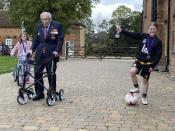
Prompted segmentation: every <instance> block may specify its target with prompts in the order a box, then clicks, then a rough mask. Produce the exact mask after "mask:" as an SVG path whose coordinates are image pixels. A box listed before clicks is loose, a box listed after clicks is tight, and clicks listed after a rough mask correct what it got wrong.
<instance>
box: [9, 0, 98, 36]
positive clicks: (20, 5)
mask: <svg viewBox="0 0 175 131" xmlns="http://www.w3.org/2000/svg"><path fill="white" fill-rule="evenodd" d="M98 1H99V0H25V1H23V0H10V5H9V16H10V19H11V21H12V22H14V23H16V24H21V22H22V21H24V26H25V28H26V31H27V32H28V33H29V34H33V32H34V29H35V26H36V25H37V24H38V23H39V21H40V17H39V15H40V13H41V12H43V11H49V12H51V13H52V16H53V19H54V20H58V21H60V22H61V23H62V24H63V25H64V29H65V32H67V30H68V28H69V27H70V26H71V24H72V22H75V21H79V20H80V19H83V18H86V17H87V16H90V15H91V8H92V6H93V2H95V3H96V2H98Z"/></svg>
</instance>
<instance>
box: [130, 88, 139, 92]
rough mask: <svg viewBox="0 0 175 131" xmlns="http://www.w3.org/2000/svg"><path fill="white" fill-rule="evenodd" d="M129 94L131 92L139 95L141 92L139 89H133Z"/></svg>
mask: <svg viewBox="0 0 175 131" xmlns="http://www.w3.org/2000/svg"><path fill="white" fill-rule="evenodd" d="M129 92H131V93H139V92H140V91H139V88H133V89H131V90H129Z"/></svg>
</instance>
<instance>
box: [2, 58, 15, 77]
mask: <svg viewBox="0 0 175 131" xmlns="http://www.w3.org/2000/svg"><path fill="white" fill-rule="evenodd" d="M17 61H18V60H17V59H16V58H15V57H11V56H0V74H3V73H7V72H11V71H12V70H13V68H14V67H15V65H16V64H17Z"/></svg>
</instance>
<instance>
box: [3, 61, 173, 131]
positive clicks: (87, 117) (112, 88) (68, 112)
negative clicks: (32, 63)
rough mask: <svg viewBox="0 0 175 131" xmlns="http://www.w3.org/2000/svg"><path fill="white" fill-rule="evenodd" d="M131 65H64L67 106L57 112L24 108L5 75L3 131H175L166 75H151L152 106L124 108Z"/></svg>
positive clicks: (41, 105) (61, 81)
mask: <svg viewBox="0 0 175 131" xmlns="http://www.w3.org/2000/svg"><path fill="white" fill-rule="evenodd" d="M131 63H132V61H131V60H129V61H128V60H103V61H99V60H96V59H94V60H91V59H89V60H85V59H77V60H66V61H62V62H60V63H59V64H58V70H57V76H58V77H57V79H58V81H57V83H58V85H57V89H59V88H63V89H64V90H65V100H64V101H62V102H60V101H57V102H56V104H55V105H54V106H52V107H48V106H47V104H46V101H45V99H43V100H41V101H37V102H33V101H29V102H28V103H27V104H25V105H19V104H18V103H17V102H16V96H17V92H18V87H17V85H16V83H15V82H13V79H12V76H11V74H10V73H9V74H4V75H0V94H1V95H0V131H1V130H2V131H20V130H36V131H38V130H39V131H48V130H49V131H175V82H174V81H171V80H169V79H168V78H167V77H166V74H162V73H157V72H153V73H152V76H151V78H152V79H151V80H150V89H149V94H148V97H149V105H146V106H144V105H142V104H141V103H140V102H139V104H138V105H137V106H127V105H126V104H125V102H124V96H125V94H126V93H127V91H128V90H129V89H130V87H131V81H130V78H129V68H130V66H131ZM141 80H142V79H141V77H139V81H140V83H141ZM140 86H141V84H140ZM141 88H142V86H141Z"/></svg>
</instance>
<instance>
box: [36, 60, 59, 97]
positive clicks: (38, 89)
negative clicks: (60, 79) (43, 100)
mask: <svg viewBox="0 0 175 131" xmlns="http://www.w3.org/2000/svg"><path fill="white" fill-rule="evenodd" d="M45 67H46V72H47V75H48V81H49V86H51V87H53V90H55V91H56V73H55V71H56V69H57V62H56V61H54V62H53V72H51V69H52V60H49V61H47V62H45V63H42V64H40V63H37V64H36V65H35V66H34V77H35V82H36V83H35V92H36V95H43V94H44V87H43V86H42V85H44V82H43V79H42V77H43V70H44V69H45ZM51 73H53V76H52V75H51ZM52 78H53V79H52ZM37 80H39V82H40V83H41V84H42V85H41V84H40V83H38V82H37Z"/></svg>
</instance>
